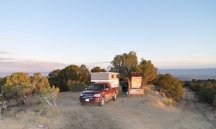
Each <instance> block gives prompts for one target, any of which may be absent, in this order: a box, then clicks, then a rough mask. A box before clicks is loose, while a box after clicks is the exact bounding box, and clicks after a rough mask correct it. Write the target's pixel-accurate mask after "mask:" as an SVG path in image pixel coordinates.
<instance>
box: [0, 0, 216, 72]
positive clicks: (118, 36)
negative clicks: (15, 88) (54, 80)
mask: <svg viewBox="0 0 216 129" xmlns="http://www.w3.org/2000/svg"><path fill="white" fill-rule="evenodd" d="M131 50H132V51H135V52H137V54H138V56H139V58H141V57H144V58H145V59H150V60H152V61H153V63H154V64H155V65H156V66H157V67H158V68H209V67H216V1H215V0H211V1H210V0H85V1H84V0H76V1H75V0H74V1H73V0H25V1H24V0H0V72H1V71H2V72H7V71H10V72H13V71H21V70H23V71H37V70H41V71H50V70H52V69H54V68H59V67H64V66H65V65H67V64H82V63H84V64H87V65H88V66H89V67H93V66H96V65H99V66H100V65H101V66H104V67H106V66H107V65H108V63H106V62H110V61H111V60H112V59H113V57H114V56H115V55H116V54H121V53H123V52H129V51H131ZM100 62H105V63H100Z"/></svg>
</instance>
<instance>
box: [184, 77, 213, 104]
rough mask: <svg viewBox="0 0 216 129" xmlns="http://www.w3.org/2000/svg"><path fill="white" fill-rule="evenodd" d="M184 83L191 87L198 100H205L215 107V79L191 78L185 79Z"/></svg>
mask: <svg viewBox="0 0 216 129" xmlns="http://www.w3.org/2000/svg"><path fill="white" fill-rule="evenodd" d="M184 85H185V86H186V87H189V88H190V89H192V90H193V91H194V92H195V93H196V95H197V96H198V98H199V100H200V101H203V102H207V103H209V104H211V105H212V106H213V107H214V108H216V80H214V79H208V80H195V79H193V80H191V81H185V82H184Z"/></svg>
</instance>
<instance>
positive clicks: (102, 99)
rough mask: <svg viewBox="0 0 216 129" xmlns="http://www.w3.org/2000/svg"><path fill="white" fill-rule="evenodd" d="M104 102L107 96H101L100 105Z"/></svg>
mask: <svg viewBox="0 0 216 129" xmlns="http://www.w3.org/2000/svg"><path fill="white" fill-rule="evenodd" d="M104 104H105V98H104V97H102V98H101V101H100V106H103V105H104Z"/></svg>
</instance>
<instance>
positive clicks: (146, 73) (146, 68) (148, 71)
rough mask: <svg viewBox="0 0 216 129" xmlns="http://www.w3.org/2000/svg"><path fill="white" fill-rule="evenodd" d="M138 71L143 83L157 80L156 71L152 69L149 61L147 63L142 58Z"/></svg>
mask: <svg viewBox="0 0 216 129" xmlns="http://www.w3.org/2000/svg"><path fill="white" fill-rule="evenodd" d="M139 69H140V70H141V73H142V75H143V83H148V82H150V81H153V80H154V79H156V78H157V73H158V70H157V68H155V67H154V65H153V64H152V62H151V61H150V60H148V61H147V60H144V59H143V58H142V60H141V62H140V63H139Z"/></svg>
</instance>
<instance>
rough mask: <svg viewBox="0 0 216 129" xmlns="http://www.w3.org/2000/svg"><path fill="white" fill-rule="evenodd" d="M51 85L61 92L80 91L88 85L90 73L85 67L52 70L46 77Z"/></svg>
mask: <svg viewBox="0 0 216 129" xmlns="http://www.w3.org/2000/svg"><path fill="white" fill-rule="evenodd" d="M48 78H49V82H50V84H51V85H56V86H58V88H59V89H60V90H61V91H69V90H71V91H80V90H82V89H83V88H85V87H87V84H89V83H90V72H89V70H88V68H87V67H86V66H85V65H81V66H80V67H79V66H77V65H69V66H67V67H65V68H64V69H62V70H54V71H52V72H50V73H49V75H48Z"/></svg>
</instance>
